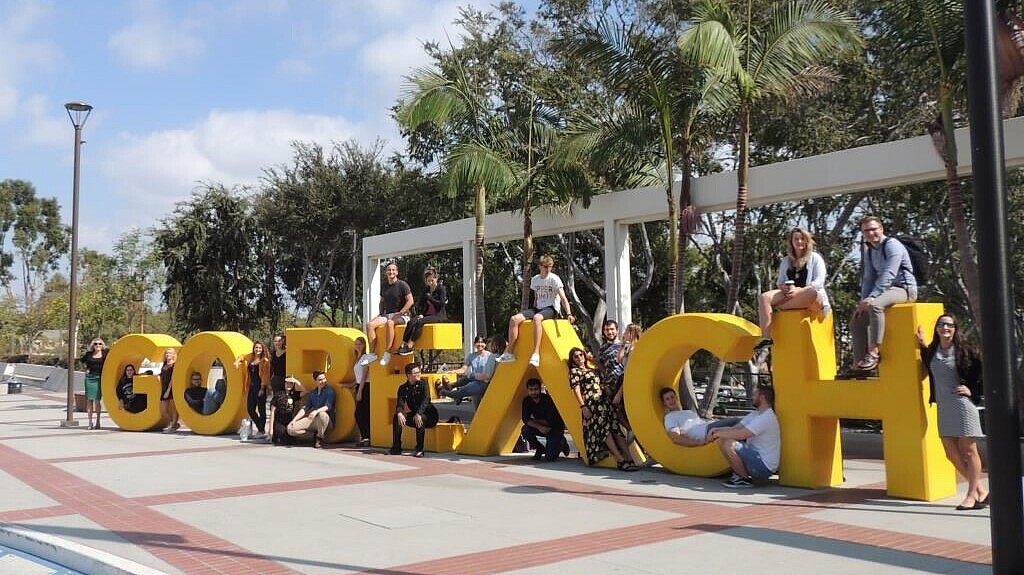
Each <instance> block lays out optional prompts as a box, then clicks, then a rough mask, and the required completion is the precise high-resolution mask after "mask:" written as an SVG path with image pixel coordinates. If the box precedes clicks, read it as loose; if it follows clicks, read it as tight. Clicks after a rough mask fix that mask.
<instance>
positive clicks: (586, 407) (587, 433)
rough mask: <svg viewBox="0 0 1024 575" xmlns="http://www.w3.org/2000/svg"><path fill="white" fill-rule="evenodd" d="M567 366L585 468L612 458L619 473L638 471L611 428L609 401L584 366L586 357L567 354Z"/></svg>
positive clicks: (598, 379)
mask: <svg viewBox="0 0 1024 575" xmlns="http://www.w3.org/2000/svg"><path fill="white" fill-rule="evenodd" d="M568 363H569V387H570V388H571V389H572V391H573V393H574V394H575V396H576V401H577V402H578V403H579V406H580V409H581V410H582V411H581V414H582V416H583V444H584V445H585V446H586V459H585V462H586V464H587V465H597V464H598V463H600V462H601V461H602V460H603V459H605V458H606V457H608V455H612V456H613V457H615V462H616V467H618V468H619V469H621V470H622V471H637V470H638V469H639V467H637V465H636V462H634V461H633V459H632V456H630V453H629V450H628V449H626V441H625V438H624V437H622V436H621V435H620V434H619V433H618V430H617V429H614V428H613V427H612V426H613V424H614V423H615V416H614V415H612V413H611V404H610V403H611V402H610V401H609V398H608V397H606V396H605V395H604V394H603V393H602V389H601V377H600V376H599V375H597V372H596V371H594V370H593V369H591V368H590V366H588V365H587V356H586V354H585V353H584V352H583V350H582V349H580V348H578V347H574V348H572V349H571V350H570V351H569V361H568Z"/></svg>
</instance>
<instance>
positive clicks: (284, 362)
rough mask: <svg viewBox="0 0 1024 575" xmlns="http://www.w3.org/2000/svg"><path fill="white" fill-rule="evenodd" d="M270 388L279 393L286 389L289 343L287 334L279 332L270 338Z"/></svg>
mask: <svg viewBox="0 0 1024 575" xmlns="http://www.w3.org/2000/svg"><path fill="white" fill-rule="evenodd" d="M270 345H271V346H273V348H274V349H273V350H271V352H270V389H271V390H272V391H273V392H274V393H277V392H279V391H284V378H285V376H286V373H285V370H286V369H287V366H288V359H287V357H288V345H287V340H286V338H285V335H284V334H283V333H279V334H277V335H275V336H274V337H273V338H271V340H270Z"/></svg>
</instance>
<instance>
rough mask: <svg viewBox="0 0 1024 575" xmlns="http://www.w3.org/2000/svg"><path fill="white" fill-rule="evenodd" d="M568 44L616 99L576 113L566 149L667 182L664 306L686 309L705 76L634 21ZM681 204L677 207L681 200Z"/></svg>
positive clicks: (598, 164) (651, 181)
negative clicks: (675, 189) (604, 108)
mask: <svg viewBox="0 0 1024 575" xmlns="http://www.w3.org/2000/svg"><path fill="white" fill-rule="evenodd" d="M565 48H566V52H567V53H568V54H569V55H570V57H573V58H576V59H578V60H579V61H581V62H582V63H584V64H585V65H590V66H593V67H595V68H596V69H597V70H599V71H600V73H601V75H602V76H603V77H604V78H605V79H606V82H607V83H608V85H609V86H610V89H611V90H612V91H613V92H614V93H613V94H612V99H613V101H618V104H617V105H615V106H614V107H613V109H612V110H611V111H610V112H609V113H608V114H607V115H606V116H604V117H601V116H598V115H595V114H592V113H590V112H586V111H581V112H579V113H577V114H576V117H575V118H574V119H573V122H572V126H571V127H570V130H571V131H572V132H573V137H572V141H571V142H570V143H569V144H568V146H567V153H569V154H570V155H572V156H574V157H577V158H584V157H585V158H588V159H589V161H590V163H591V164H592V165H593V166H594V168H595V169H597V170H599V171H605V172H609V171H610V172H614V173H619V174H625V175H626V178H625V182H626V185H632V186H639V185H660V186H663V187H664V189H665V200H666V202H667V204H668V223H669V255H668V261H669V269H668V297H667V300H666V305H665V307H666V311H667V312H668V313H670V314H674V313H678V312H681V311H682V310H683V286H684V284H685V282H684V281H683V269H682V266H681V258H682V248H683V247H685V245H686V242H687V239H688V237H689V235H690V234H691V233H692V232H693V226H694V225H695V221H696V218H693V217H692V216H693V213H694V211H693V207H692V201H691V198H690V182H689V178H690V166H691V165H692V161H691V155H692V150H693V148H694V145H693V141H694V129H695V126H696V125H697V122H696V120H697V117H698V114H699V112H700V111H701V110H702V105H703V104H704V102H705V96H706V95H707V86H708V83H707V82H706V81H705V80H706V79H707V78H706V77H705V76H704V75H703V74H701V73H700V72H699V71H697V70H693V69H689V68H687V66H686V65H685V64H684V63H683V61H682V59H681V58H679V56H678V54H677V53H676V52H675V51H674V50H672V49H670V48H666V47H665V46H662V45H660V44H659V43H658V42H657V41H656V40H655V39H654V38H651V37H650V36H649V35H647V34H644V33H643V32H642V31H641V30H639V29H638V26H637V25H636V24H630V25H626V24H622V23H618V22H610V21H609V20H606V19H602V20H599V21H598V22H597V25H596V27H595V29H594V30H592V31H588V32H584V33H582V34H581V35H580V36H578V37H575V38H572V39H570V40H568V41H566V42H565ZM677 163H680V164H681V165H682V166H683V173H682V180H683V182H682V185H681V187H680V198H679V200H676V198H675V197H674V196H673V193H672V184H673V181H674V180H675V178H676V174H675V172H676V165H677ZM680 205H682V206H683V211H682V212H680V211H679V206H680Z"/></svg>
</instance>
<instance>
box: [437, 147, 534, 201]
mask: <svg viewBox="0 0 1024 575" xmlns="http://www.w3.org/2000/svg"><path fill="white" fill-rule="evenodd" d="M444 168H445V170H444V171H445V174H444V188H445V189H446V190H447V192H448V195H449V196H451V197H455V196H457V195H458V194H460V193H461V192H462V191H463V190H465V189H466V188H468V187H470V186H479V185H483V186H484V187H485V188H486V189H487V192H488V194H498V195H501V194H505V193H507V192H508V191H509V190H510V189H513V188H515V187H516V186H517V185H519V184H520V183H521V182H522V181H523V180H524V179H525V173H524V170H523V169H522V168H521V167H520V166H518V165H516V164H515V162H512V161H510V160H509V159H508V157H506V156H504V155H502V154H500V153H499V152H498V151H496V150H495V149H493V148H491V147H490V146H487V145H484V144H483V143H480V142H476V141H468V142H462V143H459V144H457V145H456V146H455V147H453V148H452V149H451V151H450V152H449V153H448V155H447V156H446V157H445V160H444Z"/></svg>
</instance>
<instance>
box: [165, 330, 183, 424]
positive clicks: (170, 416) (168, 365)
mask: <svg viewBox="0 0 1024 575" xmlns="http://www.w3.org/2000/svg"><path fill="white" fill-rule="evenodd" d="M177 362H178V350H176V349H174V348H173V347H169V348H167V349H165V350H164V364H163V366H161V367H160V414H161V415H163V418H164V419H166V420H167V427H165V428H164V430H163V432H164V433H174V432H175V431H178V428H179V427H181V424H180V423H178V408H177V407H176V406H175V405H174V392H173V391H172V390H171V380H172V379H174V364H175V363H177Z"/></svg>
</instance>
